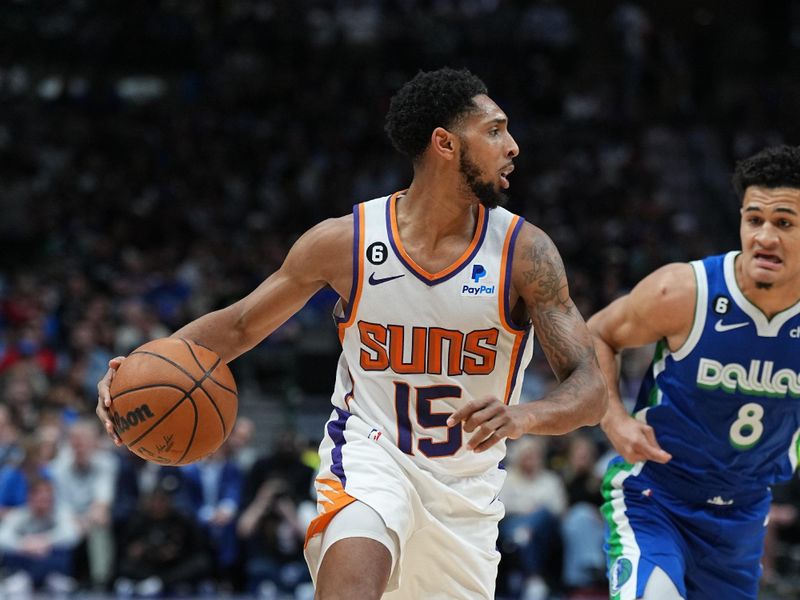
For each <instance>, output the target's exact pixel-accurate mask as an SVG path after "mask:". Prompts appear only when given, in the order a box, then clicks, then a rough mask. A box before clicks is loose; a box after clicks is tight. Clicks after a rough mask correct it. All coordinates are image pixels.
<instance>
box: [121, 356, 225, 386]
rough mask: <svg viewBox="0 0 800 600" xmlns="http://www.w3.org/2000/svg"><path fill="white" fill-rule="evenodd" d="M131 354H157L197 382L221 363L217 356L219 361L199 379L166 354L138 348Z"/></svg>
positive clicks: (201, 366)
mask: <svg viewBox="0 0 800 600" xmlns="http://www.w3.org/2000/svg"><path fill="white" fill-rule="evenodd" d="M131 354H147V355H149V356H155V357H156V358H160V359H161V360H163V361H164V362H166V363H169V364H171V365H172V366H173V367H175V368H176V369H178V370H179V371H180V372H181V373H183V374H184V375H186V376H187V377H188V378H189V379H191V380H192V381H194V382H195V383H197V382H198V381H202V380H203V379H205V378H206V377H207V376H208V374H209V373H210V372H211V371H213V370H214V368H215V367H216V366H217V365H218V364H219V362H220V359H219V358H217V362H215V363H214V365H213V366H212V367H211V369H209V370H208V371H206V372H205V374H204V375H203V377H202V378H201V379H199V380H198V379H195V378H194V376H193V375H192V374H191V373H189V371H187V370H186V369H184V368H183V367H182V366H180V365H179V364H178V363H176V362H175V361H174V360H172V359H171V358H167V357H166V356H164V355H163V354H158V353H157V352H150V351H149V350H136V351H134V352H131ZM200 368H201V369H202V368H203V365H200Z"/></svg>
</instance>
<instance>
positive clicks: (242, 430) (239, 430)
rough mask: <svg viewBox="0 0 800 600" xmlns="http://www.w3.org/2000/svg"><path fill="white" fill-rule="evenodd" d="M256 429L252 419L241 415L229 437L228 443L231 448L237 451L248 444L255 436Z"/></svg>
mask: <svg viewBox="0 0 800 600" xmlns="http://www.w3.org/2000/svg"><path fill="white" fill-rule="evenodd" d="M254 431H255V423H253V420H252V419H250V418H248V417H239V418H238V419H237V420H236V424H235V425H234V426H233V431H232V432H231V436H230V438H228V444H230V446H231V450H232V451H233V452H237V451H238V450H241V449H242V448H244V447H245V446H247V444H249V443H250V440H251V439H252V438H253V432H254Z"/></svg>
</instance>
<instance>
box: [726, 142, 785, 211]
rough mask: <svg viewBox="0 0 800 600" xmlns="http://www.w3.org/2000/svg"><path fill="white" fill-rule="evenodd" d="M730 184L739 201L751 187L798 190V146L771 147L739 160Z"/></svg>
mask: <svg viewBox="0 0 800 600" xmlns="http://www.w3.org/2000/svg"><path fill="white" fill-rule="evenodd" d="M731 183H732V184H733V189H734V191H735V192H736V195H737V197H738V198H739V201H742V200H744V193H745V191H746V190H747V188H748V187H750V186H751V185H757V186H762V187H766V188H778V187H788V188H797V189H800V146H773V147H771V148H765V149H764V150H762V151H761V152H759V153H758V154H754V155H753V156H751V157H749V158H745V159H744V160H740V161H739V162H738V163H736V169H735V171H734V172H733V178H732V180H731Z"/></svg>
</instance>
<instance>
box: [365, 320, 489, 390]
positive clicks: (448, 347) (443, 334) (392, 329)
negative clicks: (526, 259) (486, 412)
mask: <svg viewBox="0 0 800 600" xmlns="http://www.w3.org/2000/svg"><path fill="white" fill-rule="evenodd" d="M358 332H359V336H360V339H361V353H360V364H361V368H362V369H364V370H365V371H385V370H386V369H391V370H392V371H394V372H395V373H400V374H404V375H407V374H422V373H427V374H433V375H441V374H442V373H445V374H447V375H451V376H453V375H462V374H464V375H488V374H489V373H491V372H492V371H493V370H494V366H495V362H496V359H497V339H498V336H499V333H500V332H499V331H498V330H497V329H496V328H492V329H478V330H475V331H470V332H463V331H458V330H454V329H443V328H441V327H411V328H407V327H405V326H403V325H382V324H379V323H369V322H367V321H359V322H358ZM406 357H409V359H408V360H406Z"/></svg>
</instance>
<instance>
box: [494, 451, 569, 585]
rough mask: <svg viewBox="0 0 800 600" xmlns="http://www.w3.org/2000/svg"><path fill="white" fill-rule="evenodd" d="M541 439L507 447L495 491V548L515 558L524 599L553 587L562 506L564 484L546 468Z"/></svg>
mask: <svg viewBox="0 0 800 600" xmlns="http://www.w3.org/2000/svg"><path fill="white" fill-rule="evenodd" d="M546 452H547V445H546V442H545V438H542V437H524V438H520V439H519V440H517V441H514V442H513V443H512V444H510V446H509V458H510V460H509V463H508V464H507V471H508V476H507V478H506V481H505V483H504V484H503V489H502V490H501V491H500V496H499V498H500V501H501V502H502V503H503V504H504V505H505V507H506V516H505V518H504V519H503V520H502V521H501V522H500V536H499V538H498V542H499V546H500V547H501V548H503V549H504V550H505V551H507V552H508V551H511V552H514V553H515V554H516V555H517V559H518V561H519V564H520V567H521V569H522V573H523V575H524V578H525V583H524V591H523V594H524V598H525V599H526V600H539V599H543V598H545V597H546V594H547V590H548V587H549V586H553V585H558V582H559V580H560V569H561V565H560V560H559V561H557V563H558V564H553V561H552V557H554V556H556V555H560V552H561V549H560V537H559V518H560V517H561V515H562V514H563V513H564V511H565V509H566V508H567V495H566V491H565V489H564V483H563V482H562V480H561V477H559V476H558V475H557V474H556V473H554V472H553V471H551V470H549V469H548V468H547V467H546V466H545V462H544V461H545V457H546Z"/></svg>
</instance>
